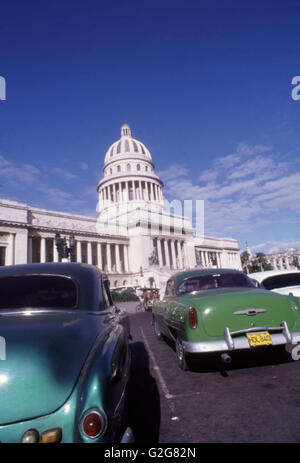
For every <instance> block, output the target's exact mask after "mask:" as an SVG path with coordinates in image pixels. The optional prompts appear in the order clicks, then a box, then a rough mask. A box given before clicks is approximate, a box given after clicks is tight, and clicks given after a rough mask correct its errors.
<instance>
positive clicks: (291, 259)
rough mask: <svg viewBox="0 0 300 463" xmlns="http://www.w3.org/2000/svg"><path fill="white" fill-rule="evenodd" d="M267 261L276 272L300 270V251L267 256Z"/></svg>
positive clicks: (292, 250)
mask: <svg viewBox="0 0 300 463" xmlns="http://www.w3.org/2000/svg"><path fill="white" fill-rule="evenodd" d="M266 259H267V262H268V263H269V264H271V265H272V267H273V269H274V270H290V269H295V268H299V269H300V249H287V250H286V251H284V252H277V253H273V254H267V255H266Z"/></svg>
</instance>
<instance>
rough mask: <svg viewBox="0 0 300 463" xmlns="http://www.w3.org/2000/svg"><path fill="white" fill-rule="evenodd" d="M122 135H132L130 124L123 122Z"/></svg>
mask: <svg viewBox="0 0 300 463" xmlns="http://www.w3.org/2000/svg"><path fill="white" fill-rule="evenodd" d="M121 137H131V130H130V127H129V125H128V124H123V125H122V127H121Z"/></svg>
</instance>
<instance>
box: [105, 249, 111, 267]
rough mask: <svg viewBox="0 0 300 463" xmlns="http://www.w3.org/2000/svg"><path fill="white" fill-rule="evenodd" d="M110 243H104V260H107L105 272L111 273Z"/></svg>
mask: <svg viewBox="0 0 300 463" xmlns="http://www.w3.org/2000/svg"><path fill="white" fill-rule="evenodd" d="M110 246H111V245H110V243H107V244H106V262H107V272H108V273H111V248H110Z"/></svg>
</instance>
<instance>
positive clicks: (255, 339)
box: [247, 332, 272, 347]
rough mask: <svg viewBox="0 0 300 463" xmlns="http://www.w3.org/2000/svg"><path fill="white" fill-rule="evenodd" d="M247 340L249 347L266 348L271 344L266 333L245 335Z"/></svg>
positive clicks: (269, 337)
mask: <svg viewBox="0 0 300 463" xmlns="http://www.w3.org/2000/svg"><path fill="white" fill-rule="evenodd" d="M247 338H248V341H249V344H250V346H251V347H256V346H268V345H270V344H272V339H271V336H270V334H269V333H268V332H266V333H253V334H247Z"/></svg>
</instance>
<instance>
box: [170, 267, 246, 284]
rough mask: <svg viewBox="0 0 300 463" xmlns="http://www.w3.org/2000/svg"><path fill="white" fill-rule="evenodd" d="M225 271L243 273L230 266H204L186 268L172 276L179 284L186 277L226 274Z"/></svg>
mask: <svg viewBox="0 0 300 463" xmlns="http://www.w3.org/2000/svg"><path fill="white" fill-rule="evenodd" d="M226 273H243V272H241V270H234V269H232V268H205V269H194V270H187V271H185V272H178V273H175V274H174V275H173V276H172V278H173V279H175V280H176V283H177V284H179V283H181V282H182V281H183V280H186V279H187V278H192V277H197V276H205V275H215V274H222V275H223V274H226Z"/></svg>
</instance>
